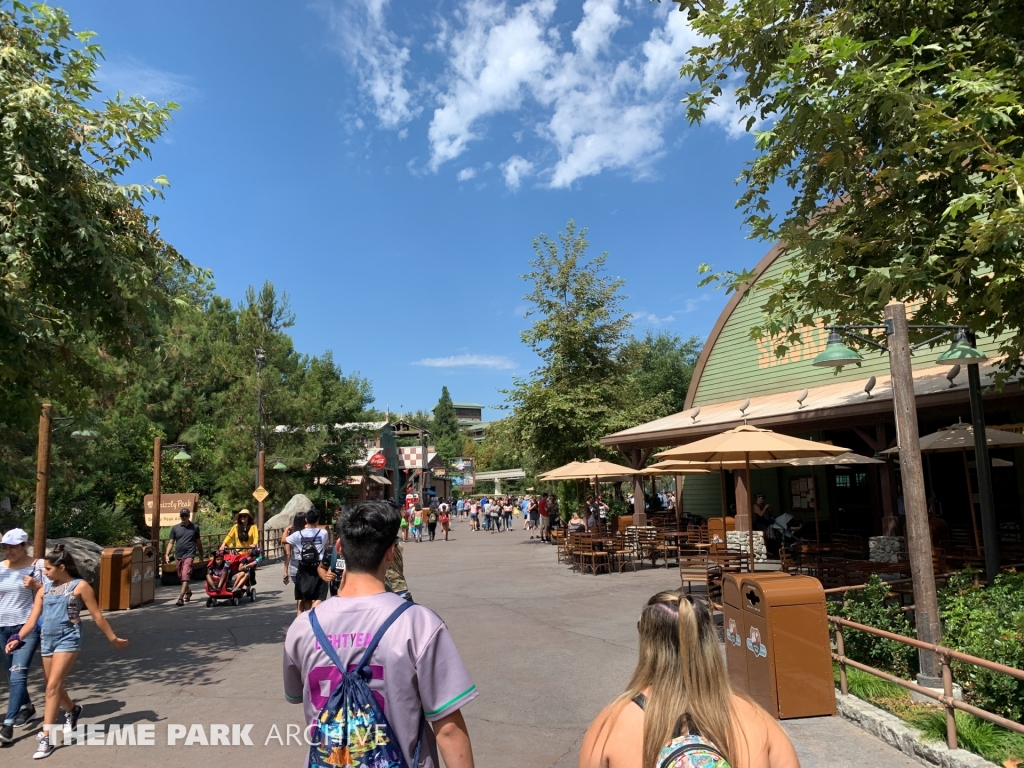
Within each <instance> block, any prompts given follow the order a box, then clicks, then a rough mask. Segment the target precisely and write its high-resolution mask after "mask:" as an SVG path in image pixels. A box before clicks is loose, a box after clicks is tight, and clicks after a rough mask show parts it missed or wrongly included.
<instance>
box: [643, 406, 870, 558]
mask: <svg viewBox="0 0 1024 768" xmlns="http://www.w3.org/2000/svg"><path fill="white" fill-rule="evenodd" d="M849 451H850V449H849V448H840V447H839V446H835V445H829V444H827V443H816V442H814V441H813V440H803V439H801V438H799V437H791V436H789V435H782V434H779V433H778V432H772V431H771V430H770V429H760V428H758V427H754V426H751V425H749V424H744V425H743V426H740V427H736V428H735V429H730V430H727V431H726V432H722V433H720V434H717V435H713V436H711V437H706V438H704V439H703V440H698V441H696V442H694V443H689V444H688V445H681V446H678V447H676V448H672V449H670V450H667V451H662V452H661V453H659V454H657V455H658V456H659V457H661V458H666V459H689V460H690V461H704V462H728V461H742V462H743V463H744V467H745V468H746V472H747V505H748V510H747V511H748V514H749V515H750V531H749V537H748V541H749V547H750V570H754V525H753V523H754V498H753V494H752V493H751V490H752V489H751V486H750V462H751V461H755V462H756V461H779V460H784V459H801V458H806V457H811V456H837V455H841V454H844V453H849Z"/></svg>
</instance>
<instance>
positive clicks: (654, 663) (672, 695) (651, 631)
mask: <svg viewBox="0 0 1024 768" xmlns="http://www.w3.org/2000/svg"><path fill="white" fill-rule="evenodd" d="M637 629H638V630H639V632H640V658H639V660H638V662H637V665H636V670H635V671H634V672H633V677H632V679H631V680H630V681H629V684H628V685H627V686H626V690H625V692H623V693H622V695H621V696H619V697H618V698H617V699H615V701H613V702H612V703H611V704H609V705H608V706H607V707H605V708H604V710H602V712H601V713H600V714H599V715H598V716H597V718H596V719H595V720H594V722H593V723H592V724H591V726H590V728H589V730H588V731H587V734H586V736H585V737H584V739H583V745H582V747H581V748H580V757H579V768H668V767H669V766H674V765H707V766H709V768H710V766H716V768H799V766H800V761H799V760H798V759H797V756H796V752H795V751H794V750H793V745H792V744H791V743H790V741H789V738H788V737H787V736H786V734H785V732H784V731H783V730H782V728H780V727H779V724H778V723H777V722H776V721H775V720H774V719H773V718H772V717H771V716H770V715H769V714H768V713H767V712H765V711H764V710H763V709H761V708H760V707H758V706H757V705H756V704H755V703H754V702H752V701H750V700H749V699H748V698H746V697H744V696H740V695H737V694H735V693H733V691H732V688H731V687H730V685H729V676H728V675H727V674H726V670H725V661H724V659H723V656H722V651H721V648H720V647H719V644H718V634H717V632H716V630H715V624H714V620H713V616H712V613H711V610H710V609H709V608H708V605H707V603H706V602H705V601H704V600H702V599H700V598H691V597H690V596H689V595H680V593H679V592H659V593H658V594H656V595H654V597H652V598H651V599H650V600H648V601H647V605H646V606H645V607H644V610H643V612H642V613H641V614H640V621H638V622H637ZM687 734H692V735H693V737H694V738H693V739H692V740H693V741H699V742H700V743H703V744H705V745H709V746H710V747H711V748H712V750H713V751H712V752H711V754H714V753H717V755H719V756H720V757H721V760H718V759H715V760H711V761H709V760H708V759H707V757H706V756H704V755H702V760H703V762H701V761H698V760H694V761H693V762H681V763H677V762H675V761H671V760H668V761H666V759H667V758H668V757H669V753H670V750H665V752H664V754H663V749H664V748H665V747H666V746H667V745H669V743H670V742H673V739H675V738H676V737H680V736H681V737H683V739H684V740H685V737H686V735H687ZM677 742H678V739H677ZM723 760H724V762H722V761H723ZM662 761H666V762H664V763H663V762H662Z"/></svg>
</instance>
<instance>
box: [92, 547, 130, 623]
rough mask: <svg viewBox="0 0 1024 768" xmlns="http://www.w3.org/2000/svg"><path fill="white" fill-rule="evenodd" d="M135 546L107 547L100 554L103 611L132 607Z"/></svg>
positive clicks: (100, 600) (101, 606)
mask: <svg viewBox="0 0 1024 768" xmlns="http://www.w3.org/2000/svg"><path fill="white" fill-rule="evenodd" d="M135 549H136V548H135V547H106V548H105V549H104V550H103V552H102V553H101V555H100V596H99V597H100V599H99V607H100V610H101V611H124V610H127V609H128V608H129V607H130V600H131V592H132V556H133V553H134V551H135Z"/></svg>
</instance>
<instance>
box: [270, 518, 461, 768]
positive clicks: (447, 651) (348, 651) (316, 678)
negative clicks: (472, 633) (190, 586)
mask: <svg viewBox="0 0 1024 768" xmlns="http://www.w3.org/2000/svg"><path fill="white" fill-rule="evenodd" d="M400 521H401V513H400V511H399V510H398V509H397V508H396V507H394V506H392V505H391V504H389V503H388V502H385V501H364V502H360V503H358V504H356V505H354V506H352V507H349V508H347V509H345V510H344V511H343V512H342V513H341V516H340V517H339V519H338V535H339V536H340V538H341V546H342V550H343V551H344V552H345V570H346V573H345V580H344V581H343V582H342V585H341V589H340V590H339V591H338V595H337V597H332V598H330V599H328V600H325V601H324V602H323V603H321V604H320V605H319V606H317V607H316V608H315V609H314V610H315V611H316V616H317V619H318V620H319V621H320V624H321V626H322V627H323V629H324V633H325V634H326V635H327V637H328V638H329V639H330V641H331V644H332V645H333V646H334V648H335V650H336V651H337V654H338V656H340V657H341V661H342V662H343V663H344V664H345V665H346V667H347V668H349V669H352V668H353V667H354V666H355V665H356V664H357V663H358V662H359V659H360V658H361V657H362V654H363V651H364V649H365V647H366V646H367V645H369V644H370V641H371V640H372V639H373V636H374V634H375V633H376V631H377V629H378V628H379V627H380V626H381V625H382V624H383V623H384V621H385V620H386V619H387V618H388V617H389V616H390V615H391V613H392V612H394V610H395V608H396V607H398V606H399V605H401V604H402V602H403V598H401V597H399V596H398V595H396V594H394V593H391V592H388V591H387V590H386V589H385V587H384V574H385V573H386V572H387V569H388V566H389V565H390V564H391V562H392V560H393V559H394V548H395V542H396V541H397V539H398V527H399V523H400ZM370 670H371V672H372V675H373V678H372V680H371V681H370V688H371V690H372V691H373V693H374V696H375V697H376V698H377V701H378V702H379V703H380V704H381V706H382V708H383V709H384V713H385V715H386V716H387V718H388V722H389V723H390V724H391V727H392V729H393V731H394V734H395V739H396V741H397V742H398V743H399V745H400V746H401V749H402V753H403V754H404V755H405V759H406V762H407V763H408V764H410V765H411V764H412V756H413V754H414V753H415V751H416V741H417V737H418V736H419V733H420V727H419V726H420V718H421V715H422V716H424V717H425V718H426V720H427V722H428V723H430V725H431V727H430V728H428V729H426V730H425V732H424V736H423V744H422V747H421V750H420V755H421V762H420V765H421V766H423V768H438V767H439V765H440V761H439V760H438V752H439V751H440V754H441V756H442V757H444V762H445V765H446V766H447V768H473V748H472V746H471V744H470V741H469V732H468V730H467V729H466V721H465V720H464V719H463V717H462V711H461V710H462V707H463V706H465V705H466V704H467V703H469V702H470V701H472V700H473V699H475V698H476V697H477V695H478V691H477V689H476V686H475V685H473V681H472V680H471V679H470V677H469V672H468V671H467V670H466V667H465V665H464V664H463V663H462V659H461V658H460V657H459V653H458V651H457V650H456V649H455V642H454V641H453V640H452V637H451V635H450V634H449V633H448V628H447V627H446V626H445V625H444V622H443V621H441V619H440V618H439V617H438V616H437V614H435V613H434V612H433V611H431V610H429V609H427V608H424V607H423V606H421V605H414V606H413V607H411V608H410V609H409V610H407V611H405V613H403V614H402V615H401V616H399V618H398V619H397V620H396V621H395V623H394V624H393V625H392V626H391V628H390V629H388V631H387V632H386V633H385V634H384V637H383V638H382V639H381V641H380V645H378V646H377V649H376V650H375V651H374V654H373V657H372V658H371V659H370ZM340 680H341V671H340V670H339V669H338V668H337V667H336V666H335V665H334V664H333V663H332V662H331V660H330V658H328V656H327V654H326V653H324V652H323V650H322V649H321V648H320V645H319V643H317V641H316V638H315V637H314V635H313V630H312V626H311V625H310V622H309V617H308V615H307V614H303V615H300V616H299V617H297V618H296V619H295V621H293V622H292V625H291V627H290V628H289V629H288V635H287V637H286V638H285V643H284V691H285V698H286V699H287V700H288V701H289V702H292V703H295V704H298V703H300V702H301V703H302V706H303V715H304V720H305V723H306V725H309V724H311V723H313V722H314V721H315V720H316V717H317V714H318V713H319V711H320V709H321V707H323V705H324V704H325V703H326V702H327V698H328V697H329V696H330V694H331V691H332V690H333V689H334V687H335V686H336V685H337V684H338V683H339V682H340Z"/></svg>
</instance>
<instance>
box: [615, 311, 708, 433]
mask: <svg viewBox="0 0 1024 768" xmlns="http://www.w3.org/2000/svg"><path fill="white" fill-rule="evenodd" d="M701 346H702V344H701V341H700V339H699V338H697V337H696V336H691V337H690V338H688V339H685V340H684V339H682V338H681V337H679V336H677V335H675V334H674V333H669V332H667V331H658V332H657V333H655V332H653V331H647V333H646V335H645V336H644V337H643V338H642V339H637V338H633V339H630V340H629V341H628V342H626V343H625V344H624V345H623V346H622V350H621V351H620V352H619V359H620V361H621V362H622V363H623V364H624V365H625V366H626V368H627V370H629V372H630V374H629V375H630V377H631V378H632V379H633V382H634V385H635V386H636V387H637V389H638V390H639V391H640V393H641V394H642V395H643V396H644V397H645V398H648V399H653V398H655V397H658V396H661V398H662V401H663V403H664V407H663V408H662V409H661V411H660V412H658V413H657V414H656V415H655V418H660V417H662V416H668V415H669V414H672V413H679V412H680V411H681V410H683V408H684V407H685V406H684V404H685V402H686V392H687V390H688V389H689V388H690V379H691V378H693V369H694V367H695V366H696V365H697V358H698V357H700V350H701Z"/></svg>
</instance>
